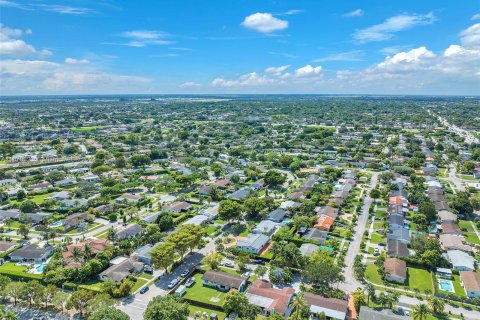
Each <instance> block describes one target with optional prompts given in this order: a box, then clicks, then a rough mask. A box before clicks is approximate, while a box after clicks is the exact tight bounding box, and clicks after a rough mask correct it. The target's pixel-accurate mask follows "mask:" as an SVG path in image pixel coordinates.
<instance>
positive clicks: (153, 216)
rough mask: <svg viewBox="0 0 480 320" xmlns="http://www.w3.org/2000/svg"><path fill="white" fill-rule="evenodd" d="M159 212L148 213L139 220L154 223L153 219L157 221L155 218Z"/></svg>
mask: <svg viewBox="0 0 480 320" xmlns="http://www.w3.org/2000/svg"><path fill="white" fill-rule="evenodd" d="M160 213H161V212H160V211H158V212H153V213H150V214H148V215H146V216H145V217H143V218H142V219H141V220H140V221H141V222H143V223H155V221H157V218H158V217H159V216H160Z"/></svg>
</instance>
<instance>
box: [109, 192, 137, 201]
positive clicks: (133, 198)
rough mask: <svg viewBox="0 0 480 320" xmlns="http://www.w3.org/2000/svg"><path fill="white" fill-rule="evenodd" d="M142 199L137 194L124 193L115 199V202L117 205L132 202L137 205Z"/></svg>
mask: <svg viewBox="0 0 480 320" xmlns="http://www.w3.org/2000/svg"><path fill="white" fill-rule="evenodd" d="M141 198H142V197H141V196H140V195H138V194H132V193H124V194H122V195H121V196H120V197H118V198H116V199H115V201H116V202H118V203H122V202H133V203H137V202H138V201H140V199H141Z"/></svg>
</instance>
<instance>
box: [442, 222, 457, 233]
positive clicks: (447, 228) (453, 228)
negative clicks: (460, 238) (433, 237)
mask: <svg viewBox="0 0 480 320" xmlns="http://www.w3.org/2000/svg"><path fill="white" fill-rule="evenodd" d="M442 233H443V234H455V235H461V234H462V230H461V229H460V227H459V226H458V224H456V223H455V222H453V221H444V222H442Z"/></svg>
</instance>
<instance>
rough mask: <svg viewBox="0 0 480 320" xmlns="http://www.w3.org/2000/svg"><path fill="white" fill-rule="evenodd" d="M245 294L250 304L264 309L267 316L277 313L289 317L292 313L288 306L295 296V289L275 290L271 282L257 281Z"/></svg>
mask: <svg viewBox="0 0 480 320" xmlns="http://www.w3.org/2000/svg"><path fill="white" fill-rule="evenodd" d="M245 294H246V296H247V298H248V302H249V303H250V304H253V305H256V306H258V307H260V308H262V310H263V313H264V315H265V316H271V315H273V314H275V313H278V314H280V315H281V316H288V315H289V313H290V311H291V310H289V308H288V306H289V304H290V302H291V300H292V298H293V296H294V295H295V289H293V288H283V289H275V288H273V286H272V284H271V283H270V282H268V281H266V280H257V281H255V282H254V283H252V284H251V285H250V286H249V287H248V289H247V291H246V292H245Z"/></svg>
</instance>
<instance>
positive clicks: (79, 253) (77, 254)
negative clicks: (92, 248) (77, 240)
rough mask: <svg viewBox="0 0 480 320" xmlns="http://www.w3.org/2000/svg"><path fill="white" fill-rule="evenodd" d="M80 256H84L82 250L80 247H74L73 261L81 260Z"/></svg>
mask: <svg viewBox="0 0 480 320" xmlns="http://www.w3.org/2000/svg"><path fill="white" fill-rule="evenodd" d="M80 258H82V250H80V248H78V247H75V248H73V250H72V259H73V261H75V262H79V261H80Z"/></svg>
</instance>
